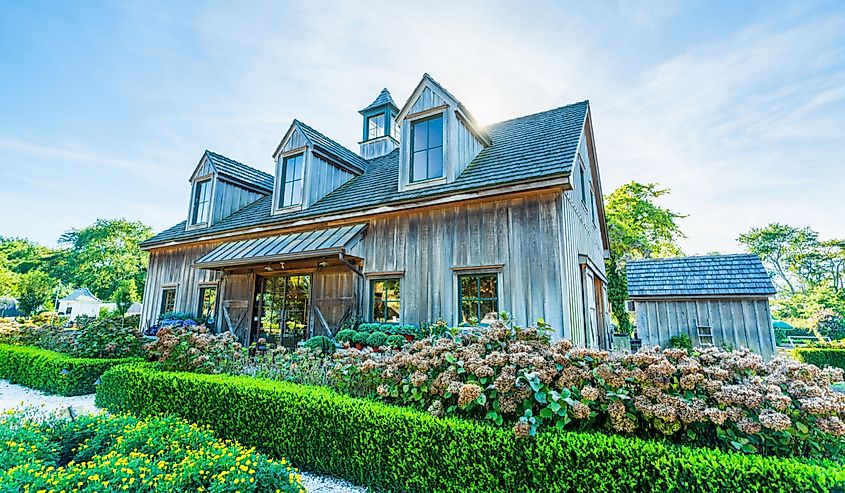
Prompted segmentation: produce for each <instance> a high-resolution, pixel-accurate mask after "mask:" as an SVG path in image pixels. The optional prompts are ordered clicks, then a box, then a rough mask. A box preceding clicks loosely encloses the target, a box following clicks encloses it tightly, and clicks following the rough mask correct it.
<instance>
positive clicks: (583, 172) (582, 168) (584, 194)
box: [578, 156, 587, 207]
mask: <svg viewBox="0 0 845 493" xmlns="http://www.w3.org/2000/svg"><path fill="white" fill-rule="evenodd" d="M578 165H579V172H580V174H581V178H580V181H581V202H582V203H583V204H584V207H586V206H587V167H586V166H584V160H583V159H581V156H578Z"/></svg>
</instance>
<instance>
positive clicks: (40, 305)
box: [17, 270, 57, 316]
mask: <svg viewBox="0 0 845 493" xmlns="http://www.w3.org/2000/svg"><path fill="white" fill-rule="evenodd" d="M56 284H57V283H56V280H55V279H53V278H52V277H50V276H49V275H47V274H46V273H44V272H42V271H40V270H31V271H29V272H27V273H26V274H23V275H21V276H20V279H19V282H18V288H17V292H18V309H19V310H20V311H22V312H23V313H24V315H26V316H30V315H32V314H33V313H36V312H38V311H41V310H42V309H44V307H46V306H49V305H50V304H51V302H52V294H53V289H54V288H55V286H56Z"/></svg>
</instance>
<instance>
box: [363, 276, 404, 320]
mask: <svg viewBox="0 0 845 493" xmlns="http://www.w3.org/2000/svg"><path fill="white" fill-rule="evenodd" d="M400 300H401V293H400V291H399V279H379V280H373V281H370V305H371V306H372V315H373V318H372V321H373V322H382V323H387V324H390V323H396V324H398V323H399V314H400V303H401V302H400Z"/></svg>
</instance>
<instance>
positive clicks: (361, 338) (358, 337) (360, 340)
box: [352, 324, 370, 344]
mask: <svg viewBox="0 0 845 493" xmlns="http://www.w3.org/2000/svg"><path fill="white" fill-rule="evenodd" d="M362 325H363V324H362ZM368 337H370V334H369V333H368V332H366V331H363V330H362V331H360V332H356V333H355V334H353V335H352V343H353V344H366V343H367V338H368Z"/></svg>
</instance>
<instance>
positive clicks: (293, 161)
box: [272, 120, 367, 214]
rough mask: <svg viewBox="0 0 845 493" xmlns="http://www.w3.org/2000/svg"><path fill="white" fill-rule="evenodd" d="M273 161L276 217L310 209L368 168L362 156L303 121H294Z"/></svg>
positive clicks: (277, 149) (273, 209)
mask: <svg viewBox="0 0 845 493" xmlns="http://www.w3.org/2000/svg"><path fill="white" fill-rule="evenodd" d="M273 159H274V160H275V161H276V176H275V182H274V187H273V208H272V211H273V214H284V213H287V212H294V211H298V210H302V209H307V208H308V207H310V206H311V205H312V204H314V203H315V202H317V201H318V200H320V199H321V198H323V197H325V196H326V195H328V194H329V193H330V192H332V191H334V190H335V189H337V187H339V186H341V185H343V184H344V183H346V182H347V181H349V180H350V179H351V178H353V177H354V176H357V175H360V174H362V173H363V172H364V171H365V170H366V168H367V161H366V160H364V159H363V158H362V157H361V156H359V155H358V154H355V153H354V152H352V151H350V150H349V149H347V148H345V147H343V146H342V145H340V144H338V143H337V142H335V141H334V140H332V139H330V138H328V137H326V136H325V135H323V134H322V133H320V132H318V131H317V130H314V129H313V128H311V127H309V126H308V125H306V124H304V123H302V122H300V121H299V120H294V121H293V123H292V124H291V126H290V128H289V129H288V131H287V132H286V133H285V136H284V137H283V138H282V141H281V142H280V143H279V146H278V147H277V148H276V152H275V153H273Z"/></svg>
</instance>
